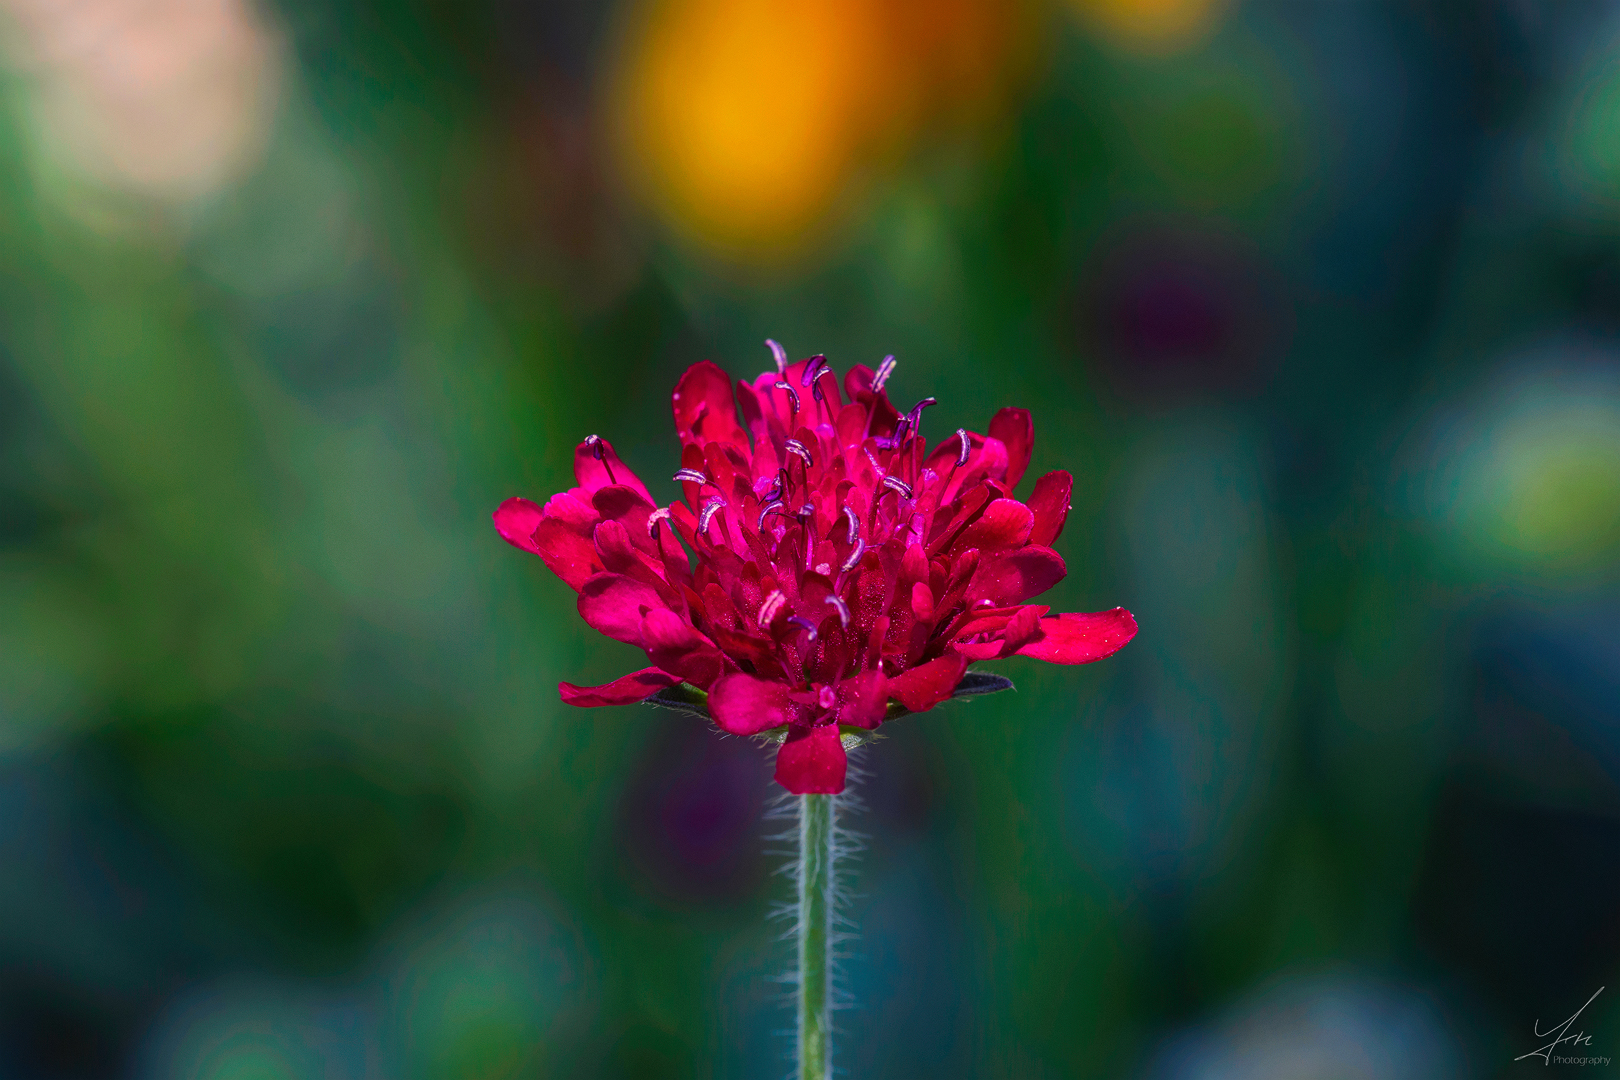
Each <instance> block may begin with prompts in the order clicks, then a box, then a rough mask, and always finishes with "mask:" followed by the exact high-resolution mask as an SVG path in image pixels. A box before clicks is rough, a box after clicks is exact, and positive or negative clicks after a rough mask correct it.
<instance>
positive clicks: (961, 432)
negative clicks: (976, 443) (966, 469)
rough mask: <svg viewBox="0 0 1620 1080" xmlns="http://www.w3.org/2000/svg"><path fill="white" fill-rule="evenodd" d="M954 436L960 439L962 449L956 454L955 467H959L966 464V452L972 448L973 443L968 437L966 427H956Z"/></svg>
mask: <svg viewBox="0 0 1620 1080" xmlns="http://www.w3.org/2000/svg"><path fill="white" fill-rule="evenodd" d="M956 437H957V438H958V439H961V440H962V450H961V452H960V453H958V454H957V455H956V467H957V468H958V469H960V468H961V467H962V466H963V465H966V464H967V459H968V454H969V453H970V452H971V451H972V449H973V443H972V442H971V441H970V440H969V439H968V433H967V428H957V429H956Z"/></svg>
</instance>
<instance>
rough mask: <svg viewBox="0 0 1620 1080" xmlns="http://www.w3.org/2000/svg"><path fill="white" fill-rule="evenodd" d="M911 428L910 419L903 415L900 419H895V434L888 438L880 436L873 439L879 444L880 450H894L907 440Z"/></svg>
mask: <svg viewBox="0 0 1620 1080" xmlns="http://www.w3.org/2000/svg"><path fill="white" fill-rule="evenodd" d="M910 430H911V421H910V419H908V418H907V417H904V416H902V417H901V418H900V419H899V420H897V421H895V424H894V434H893V435H891V436H889V437H888V438H887V439H882V438H880V439H874V440H873V441H874V442H876V443H877V444H878V449H879V450H894V449H896V448H898V447H899V446H900V444H902V443H904V442H905V441H906V433H907V432H908V431H910Z"/></svg>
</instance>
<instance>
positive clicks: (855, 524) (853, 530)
mask: <svg viewBox="0 0 1620 1080" xmlns="http://www.w3.org/2000/svg"><path fill="white" fill-rule="evenodd" d="M844 520H845V521H847V522H849V542H850V543H852V544H853V543H854V542H855V541H857V540H859V539H860V538H861V519H860V515H858V514H856V513H855V508H854V507H851V506H846V507H844Z"/></svg>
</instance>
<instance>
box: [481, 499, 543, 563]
mask: <svg viewBox="0 0 1620 1080" xmlns="http://www.w3.org/2000/svg"><path fill="white" fill-rule="evenodd" d="M543 516H544V514H543V512H542V511H541V509H540V508H539V507H538V506H536V505H534V503H532V502H530V501H529V500H528V499H524V498H521V497H517V496H514V497H513V498H510V499H507V500H506V501H505V502H503V503H501V505H500V506H498V507H497V508H496V509H495V513H494V515H493V517H494V518H495V531H496V532H498V533H500V534H501V539H502V540H505V541H506V542H507V543H508V544H511V545H512V546H513V547H518V548H522V549H523V550H524V551H528V552H532V553H533V554H535V555H538V554H540V549H539V548H537V547H535V544H534V530H535V529H537V528H539V527H540V519H541V517H543Z"/></svg>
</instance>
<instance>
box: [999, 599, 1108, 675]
mask: <svg viewBox="0 0 1620 1080" xmlns="http://www.w3.org/2000/svg"><path fill="white" fill-rule="evenodd" d="M1135 636H1136V618H1135V617H1134V616H1133V615H1132V614H1131V613H1130V612H1128V611H1126V610H1125V609H1124V608H1122V607H1119V608H1113V609H1112V610H1110V611H1094V612H1091V613H1090V614H1081V613H1077V612H1066V613H1064V614H1062V615H1051V616H1048V617H1047V618H1044V619H1042V620H1041V624H1040V629H1039V631H1038V632H1037V633H1036V636H1035V637H1034V638H1033V639H1032V640H1030V641H1029V642H1028V643H1026V644H1025V645H1024V646H1023V647H1022V648H1020V649H1019V650H1018V655H1019V656H1030V657H1034V658H1035V659H1036V660H1045V661H1048V662H1049V663H1053V664H1089V663H1091V662H1092V661H1093V660H1101V659H1102V658H1103V657H1105V656H1112V655H1113V654H1114V653H1116V652H1118V651H1119V650H1120V649H1123V648H1124V647H1125V645H1126V643H1128V642H1129V641H1130V640H1131V638H1133V637H1135Z"/></svg>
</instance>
